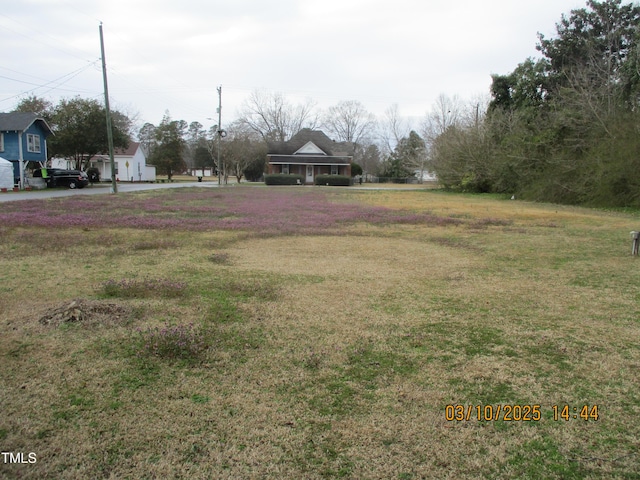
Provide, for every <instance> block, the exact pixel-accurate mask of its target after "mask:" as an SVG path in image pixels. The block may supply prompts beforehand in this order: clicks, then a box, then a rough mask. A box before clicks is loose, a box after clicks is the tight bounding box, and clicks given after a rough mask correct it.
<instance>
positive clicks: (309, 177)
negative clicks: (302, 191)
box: [305, 165, 313, 183]
mask: <svg viewBox="0 0 640 480" xmlns="http://www.w3.org/2000/svg"><path fill="white" fill-rule="evenodd" d="M305 183H313V165H307V180H306V182H305Z"/></svg>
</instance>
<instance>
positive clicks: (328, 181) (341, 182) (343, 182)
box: [315, 175, 351, 187]
mask: <svg viewBox="0 0 640 480" xmlns="http://www.w3.org/2000/svg"><path fill="white" fill-rule="evenodd" d="M315 183H316V185H329V186H332V187H348V186H349V185H351V178H350V177H347V176H346V175H318V176H316V180H315Z"/></svg>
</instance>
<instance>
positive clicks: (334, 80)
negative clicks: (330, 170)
mask: <svg viewBox="0 0 640 480" xmlns="http://www.w3.org/2000/svg"><path fill="white" fill-rule="evenodd" d="M585 3H586V2H585V1H584V0H583V1H578V0H536V1H533V0H530V1H526V0H485V1H478V0H275V1H274V0H226V1H221V0H182V1H176V0H21V1H19V2H5V3H4V4H3V7H2V9H1V10H0V45H2V50H3V52H2V61H1V62H0V111H10V110H12V109H13V108H14V107H15V105H16V104H17V102H18V101H19V100H20V99H22V98H24V97H25V96H28V95H36V96H38V97H43V98H47V99H49V100H51V101H52V102H53V103H54V104H55V103H57V102H58V100H59V99H60V98H61V97H66V98H69V97H73V96H76V95H80V96H82V97H84V98H96V99H100V100H101V99H102V98H103V97H102V92H103V84H102V70H101V63H100V38H99V25H100V22H102V23H103V30H104V39H105V46H106V54H105V57H106V61H107V72H108V78H109V93H110V98H111V104H112V108H116V109H118V110H121V111H124V112H128V113H130V114H131V113H138V114H139V119H138V121H139V123H140V124H142V123H144V122H151V123H154V124H158V123H159V122H160V121H161V120H162V116H163V114H164V113H165V111H167V110H168V111H169V112H170V115H171V117H172V118H173V119H181V120H186V121H187V122H192V121H199V122H201V123H202V124H203V125H204V126H205V127H209V126H211V125H212V124H213V123H216V122H214V121H212V120H209V119H208V118H209V117H216V113H215V112H216V107H217V102H218V98H217V91H216V87H217V86H219V85H222V94H223V95H222V102H223V109H222V113H223V125H224V123H225V122H229V121H231V120H233V119H235V118H237V112H238V109H239V107H240V105H241V103H242V102H243V100H244V99H246V98H247V97H248V95H249V94H250V93H251V92H252V91H254V90H264V91H267V92H279V93H283V94H284V95H285V96H286V97H287V98H289V99H290V100H291V101H292V102H294V103H296V102H302V101H304V100H305V99H307V98H310V99H313V100H314V101H316V102H317V104H318V106H319V107H320V108H325V107H328V106H330V105H334V104H336V103H338V102H339V101H341V100H358V101H360V102H361V103H362V104H363V105H364V106H365V107H366V108H367V109H368V110H369V111H371V112H372V113H375V114H376V115H382V114H383V112H384V111H385V110H386V109H387V108H388V107H389V106H391V105H393V104H397V105H398V108H399V111H400V113H401V114H402V115H406V116H414V117H419V116H423V115H424V114H425V113H426V112H427V111H428V110H429V109H430V108H431V106H432V105H433V104H434V102H435V99H436V98H437V97H438V96H439V95H441V94H445V95H448V96H454V95H457V96H459V97H461V98H462V99H469V100H471V99H474V98H476V97H478V96H482V95H485V96H486V95H488V90H489V85H490V83H491V77H490V75H491V74H492V73H508V72H510V71H512V70H513V69H514V68H515V67H516V66H517V64H518V63H520V62H522V61H524V60H525V59H526V58H527V57H530V56H533V57H536V56H538V53H537V52H536V50H535V45H536V42H537V36H536V35H537V32H541V33H543V34H544V35H545V36H547V37H549V36H553V35H554V33H555V24H556V23H557V22H558V21H559V20H560V18H561V15H562V14H563V13H565V14H568V13H569V12H570V11H571V9H574V8H582V7H584V6H585Z"/></svg>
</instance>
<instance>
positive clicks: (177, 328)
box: [137, 324, 208, 360]
mask: <svg viewBox="0 0 640 480" xmlns="http://www.w3.org/2000/svg"><path fill="white" fill-rule="evenodd" d="M137 332H138V334H139V335H140V340H141V342H140V352H139V353H140V354H142V355H152V356H155V357H160V358H165V359H181V360H195V359H197V358H198V357H199V356H200V355H201V354H202V353H204V352H205V350H206V349H207V347H208V342H207V341H206V335H205V333H204V332H203V330H202V329H201V328H196V327H195V326H194V325H193V324H189V325H168V324H167V325H165V326H163V327H153V328H151V327H149V328H146V329H142V328H138V329H137Z"/></svg>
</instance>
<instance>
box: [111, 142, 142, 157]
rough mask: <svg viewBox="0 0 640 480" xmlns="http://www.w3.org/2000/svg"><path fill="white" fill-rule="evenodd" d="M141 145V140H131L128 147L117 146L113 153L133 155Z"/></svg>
mask: <svg viewBox="0 0 640 480" xmlns="http://www.w3.org/2000/svg"><path fill="white" fill-rule="evenodd" d="M139 146H140V142H129V146H128V147H127V148H116V149H115V150H114V151H113V154H114V155H122V156H126V157H133V156H134V155H135V154H136V152H137V151H138V147H139Z"/></svg>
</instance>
